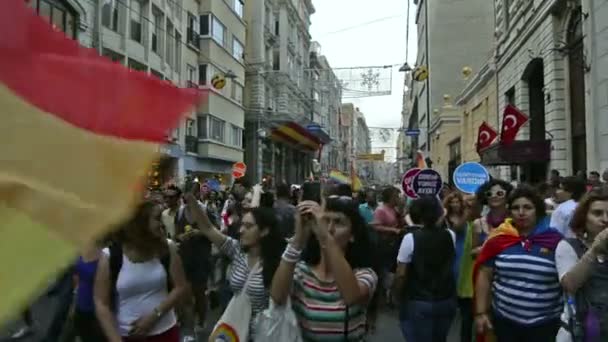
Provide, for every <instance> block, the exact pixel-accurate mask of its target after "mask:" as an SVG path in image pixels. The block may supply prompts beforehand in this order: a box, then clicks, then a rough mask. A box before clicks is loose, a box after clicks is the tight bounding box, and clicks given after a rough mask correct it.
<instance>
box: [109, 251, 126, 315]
mask: <svg viewBox="0 0 608 342" xmlns="http://www.w3.org/2000/svg"><path fill="white" fill-rule="evenodd" d="M109 250H110V308H111V309H112V311H114V312H116V310H117V309H118V305H117V303H116V302H117V300H118V290H117V289H116V283H117V282H118V275H119V274H120V269H121V268H122V255H123V253H122V246H121V245H120V244H118V243H113V244H111V245H110V247H109Z"/></svg>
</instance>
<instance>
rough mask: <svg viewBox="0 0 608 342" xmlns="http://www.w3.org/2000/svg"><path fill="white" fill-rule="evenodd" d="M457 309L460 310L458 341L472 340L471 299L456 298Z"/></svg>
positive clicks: (467, 341) (466, 341) (469, 341)
mask: <svg viewBox="0 0 608 342" xmlns="http://www.w3.org/2000/svg"><path fill="white" fill-rule="evenodd" d="M458 310H459V311H460V317H461V320H462V322H461V324H460V341H462V342H472V341H473V324H474V322H473V299H472V298H458Z"/></svg>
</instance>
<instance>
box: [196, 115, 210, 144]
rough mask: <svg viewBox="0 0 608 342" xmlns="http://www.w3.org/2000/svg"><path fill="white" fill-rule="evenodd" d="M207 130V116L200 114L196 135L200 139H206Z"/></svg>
mask: <svg viewBox="0 0 608 342" xmlns="http://www.w3.org/2000/svg"><path fill="white" fill-rule="evenodd" d="M208 132H209V130H208V128H207V116H206V115H201V116H199V117H198V137H199V138H200V139H207V138H208V135H207V133H208Z"/></svg>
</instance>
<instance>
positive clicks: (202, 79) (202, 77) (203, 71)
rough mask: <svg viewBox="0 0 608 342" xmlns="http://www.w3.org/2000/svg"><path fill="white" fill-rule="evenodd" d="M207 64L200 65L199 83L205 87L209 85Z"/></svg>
mask: <svg viewBox="0 0 608 342" xmlns="http://www.w3.org/2000/svg"><path fill="white" fill-rule="evenodd" d="M207 69H208V65H207V64H200V65H199V66H198V83H199V84H202V85H205V84H207Z"/></svg>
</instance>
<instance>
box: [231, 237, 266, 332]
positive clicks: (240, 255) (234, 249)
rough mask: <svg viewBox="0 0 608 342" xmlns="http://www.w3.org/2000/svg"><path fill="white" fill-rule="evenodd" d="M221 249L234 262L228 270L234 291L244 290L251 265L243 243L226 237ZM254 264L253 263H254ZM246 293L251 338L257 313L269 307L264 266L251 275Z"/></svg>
mask: <svg viewBox="0 0 608 342" xmlns="http://www.w3.org/2000/svg"><path fill="white" fill-rule="evenodd" d="M220 251H221V252H222V253H224V254H225V255H226V256H227V257H228V258H230V260H231V261H232V263H231V264H230V268H229V272H228V280H229V281H230V288H231V289H232V292H233V293H239V292H241V291H242V290H243V285H245V281H246V280H247V276H248V275H249V270H250V267H249V265H248V263H247V254H245V253H244V252H243V251H242V250H241V244H240V243H239V242H238V241H237V240H235V239H233V238H230V237H228V238H226V241H225V242H224V244H223V245H222V246H221V247H220ZM252 266H253V265H252ZM246 293H247V295H248V296H249V300H250V301H251V308H252V313H251V322H250V323H249V327H250V328H249V329H250V330H249V331H250V334H249V335H250V338H251V337H253V336H255V331H254V329H255V325H254V324H253V323H254V322H255V320H256V318H257V315H258V314H259V313H260V312H262V311H264V310H265V309H267V308H268V300H269V298H270V297H269V292H268V290H267V289H265V288H264V276H263V275H262V268H261V267H260V268H258V269H257V272H256V273H254V274H253V275H252V276H251V279H250V280H249V285H248V286H247V289H246Z"/></svg>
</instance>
